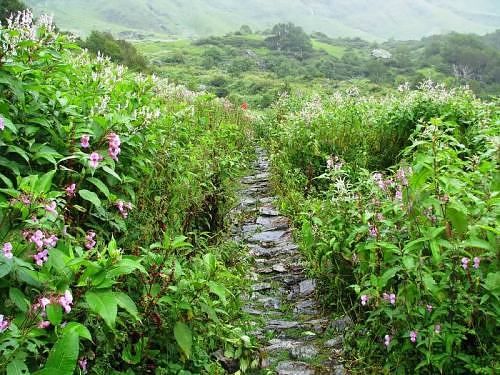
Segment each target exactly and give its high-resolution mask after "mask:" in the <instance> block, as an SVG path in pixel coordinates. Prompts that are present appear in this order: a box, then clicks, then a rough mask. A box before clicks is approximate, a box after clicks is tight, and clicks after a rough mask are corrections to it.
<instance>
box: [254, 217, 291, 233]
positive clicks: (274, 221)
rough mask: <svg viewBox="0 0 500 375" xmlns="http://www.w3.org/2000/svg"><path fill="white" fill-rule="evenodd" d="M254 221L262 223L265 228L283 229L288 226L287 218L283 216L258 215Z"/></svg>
mask: <svg viewBox="0 0 500 375" xmlns="http://www.w3.org/2000/svg"><path fill="white" fill-rule="evenodd" d="M256 223H257V224H260V225H262V227H264V229H265V230H279V229H281V230H283V229H288V228H289V226H290V223H289V221H288V219H287V218H286V217H284V216H259V217H258V218H257V221H256Z"/></svg>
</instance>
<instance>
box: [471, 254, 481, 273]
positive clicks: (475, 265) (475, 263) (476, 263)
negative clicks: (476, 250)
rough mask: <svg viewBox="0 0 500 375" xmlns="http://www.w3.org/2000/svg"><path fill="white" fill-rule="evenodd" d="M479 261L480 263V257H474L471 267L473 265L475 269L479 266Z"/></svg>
mask: <svg viewBox="0 0 500 375" xmlns="http://www.w3.org/2000/svg"><path fill="white" fill-rule="evenodd" d="M480 263H481V258H479V257H474V265H473V266H472V267H474V268H475V269H476V270H477V269H478V268H479V264H480Z"/></svg>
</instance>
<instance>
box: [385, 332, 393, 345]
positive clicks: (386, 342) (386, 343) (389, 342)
mask: <svg viewBox="0 0 500 375" xmlns="http://www.w3.org/2000/svg"><path fill="white" fill-rule="evenodd" d="M391 340H392V337H391V336H389V335H385V336H384V345H385V346H386V347H388V346H389V345H390V344H391Z"/></svg>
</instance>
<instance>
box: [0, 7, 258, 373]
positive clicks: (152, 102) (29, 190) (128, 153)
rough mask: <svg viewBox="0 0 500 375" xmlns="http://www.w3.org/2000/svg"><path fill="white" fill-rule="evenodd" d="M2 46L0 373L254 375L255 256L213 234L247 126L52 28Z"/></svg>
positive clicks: (245, 143)
mask: <svg viewBox="0 0 500 375" xmlns="http://www.w3.org/2000/svg"><path fill="white" fill-rule="evenodd" d="M0 42H1V44H2V45H3V46H5V47H6V48H5V54H3V55H1V62H0V93H1V94H0V155H1V156H0V298H1V299H2V301H3V303H2V306H1V307H0V373H2V374H3V373H5V372H7V373H8V374H27V373H29V372H35V371H37V370H38V372H37V373H41V374H61V375H66V374H72V373H74V372H75V368H77V365H79V367H80V369H81V372H83V370H84V368H85V367H88V369H89V370H90V371H92V372H93V373H98V374H99V373H130V372H131V371H133V372H135V373H147V372H149V371H150V370H151V369H152V368H154V369H156V371H158V372H159V373H169V374H176V373H183V374H186V373H188V372H189V371H191V373H201V372H207V373H222V369H221V367H220V365H219V364H218V363H216V362H215V361H214V359H213V358H212V357H211V354H212V353H213V352H215V351H216V350H219V349H225V350H228V351H231V352H232V353H234V355H233V357H234V358H236V359H242V360H243V362H242V363H245V366H246V364H247V363H249V362H250V358H251V355H252V353H253V351H254V350H255V349H254V347H253V344H252V343H250V342H249V341H248V337H247V336H246V335H245V332H244V331H243V329H242V328H240V325H242V326H243V324H242V323H241V319H242V317H241V314H240V306H239V300H238V296H239V293H240V291H242V290H244V289H245V287H246V286H245V285H244V283H243V282H242V280H241V275H242V274H243V273H244V272H245V269H246V261H245V259H244V258H243V257H242V255H241V254H242V250H241V249H240V248H238V247H237V246H235V245H233V244H230V243H229V244H228V243H222V242H221V243H219V241H220V238H219V237H218V236H217V233H218V232H219V231H221V230H224V228H225V221H224V218H225V217H226V214H227V212H228V210H229V209H230V206H231V204H232V198H233V193H234V180H235V178H236V177H237V176H238V175H239V174H240V173H241V172H242V170H243V169H244V168H245V166H246V163H247V161H248V159H249V158H248V153H247V149H248V147H249V137H248V134H249V133H248V121H249V117H248V115H247V114H246V113H244V112H243V111H242V110H240V109H239V108H235V107H234V106H232V105H230V103H228V102H226V101H221V100H218V99H217V98H215V97H214V96H213V95H209V94H198V93H195V92H192V91H189V90H187V89H186V88H185V87H181V86H175V85H172V84H170V83H169V82H167V81H165V80H161V79H158V78H157V77H154V76H144V75H140V74H135V73H133V72H131V71H129V70H128V69H127V68H125V67H123V66H117V65H115V64H113V63H111V62H110V61H109V59H107V58H104V57H102V56H97V57H94V56H92V55H91V54H89V53H87V52H85V51H83V50H82V49H80V48H79V47H78V46H77V45H75V44H74V43H72V42H71V41H70V40H69V39H68V38H67V37H66V36H64V35H60V34H57V33H55V32H54V31H53V27H52V25H51V24H50V22H49V20H48V19H47V18H42V17H41V18H40V19H39V20H38V21H36V23H35V24H32V23H30V22H26V21H23V23H22V24H20V23H14V24H13V25H11V26H9V27H8V28H1V29H0ZM231 262H236V263H237V266H234V265H232V263H231ZM230 264H231V265H232V266H233V267H232V269H231V271H229V270H228V267H229V265H230ZM179 327H181V328H179ZM188 332H189V335H188ZM188 338H189V340H188ZM43 364H44V365H43ZM42 365H43V369H41V370H40V368H41V367H42ZM77 371H79V370H77Z"/></svg>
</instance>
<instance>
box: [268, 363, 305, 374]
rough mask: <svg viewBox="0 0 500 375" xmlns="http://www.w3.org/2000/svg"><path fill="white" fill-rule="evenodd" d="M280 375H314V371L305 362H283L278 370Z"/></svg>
mask: <svg viewBox="0 0 500 375" xmlns="http://www.w3.org/2000/svg"><path fill="white" fill-rule="evenodd" d="M276 371H277V374H278V375H314V372H315V371H314V370H313V369H312V368H311V367H310V366H309V365H308V364H307V363H304V362H294V361H283V362H280V363H279V364H278V367H277V368H276Z"/></svg>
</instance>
